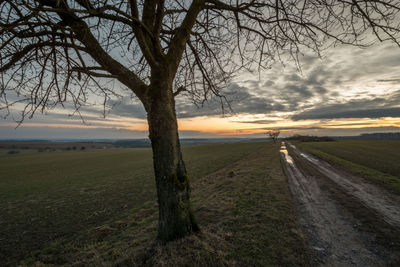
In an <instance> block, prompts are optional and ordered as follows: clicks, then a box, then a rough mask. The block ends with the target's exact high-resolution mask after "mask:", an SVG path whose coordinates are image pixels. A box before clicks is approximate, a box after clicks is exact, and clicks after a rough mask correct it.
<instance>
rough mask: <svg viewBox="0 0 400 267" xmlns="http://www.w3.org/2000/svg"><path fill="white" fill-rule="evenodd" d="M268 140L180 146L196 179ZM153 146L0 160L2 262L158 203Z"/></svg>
mask: <svg viewBox="0 0 400 267" xmlns="http://www.w3.org/2000/svg"><path fill="white" fill-rule="evenodd" d="M262 146H265V143H262V142H255V143H235V144H218V145H206V146H193V147H186V148H184V149H183V153H184V157H185V160H186V164H187V168H188V170H189V174H190V175H191V176H190V177H191V179H192V181H195V180H196V179H198V178H199V177H202V176H205V175H207V174H210V173H212V172H215V171H216V170H219V169H221V168H223V167H224V166H227V165H229V164H232V163H233V162H235V161H238V160H239V159H242V158H243V157H245V156H246V155H248V154H249V153H251V152H254V151H255V150H257V149H259V148H260V147H262ZM151 157H152V156H151V150H150V149H112V150H101V151H98V150H89V151H55V152H42V153H38V152H37V153H29V154H13V155H8V154H2V155H0V213H1V214H2V216H1V218H0V229H1V235H0V262H2V263H6V264H7V263H8V264H13V263H16V262H18V261H19V260H21V259H23V258H24V256H25V255H26V254H28V253H29V252H32V251H34V250H37V249H42V248H43V247H46V246H47V245H49V244H50V243H51V242H53V241H54V240H62V239H68V238H74V237H75V236H76V235H78V234H79V233H82V232H85V231H86V230H87V229H89V228H93V227H96V226H99V225H103V224H104V223H105V222H106V221H110V220H113V221H117V220H118V218H119V216H123V215H124V214H125V213H127V212H128V211H132V210H134V209H139V208H142V207H144V206H146V205H149V203H151V204H153V203H154V201H155V199H156V194H155V182H154V177H153V168H152V167H153V166H152V160H151Z"/></svg>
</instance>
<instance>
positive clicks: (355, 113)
mask: <svg viewBox="0 0 400 267" xmlns="http://www.w3.org/2000/svg"><path fill="white" fill-rule="evenodd" d="M399 103H400V90H399V91H396V92H394V93H391V94H387V95H385V96H383V97H382V96H381V97H375V98H374V97H372V98H364V99H352V100H349V101H348V102H344V103H333V104H328V105H320V106H315V107H313V108H311V109H307V110H305V111H302V112H299V113H297V114H295V115H293V116H292V117H291V119H293V120H309V119H337V118H382V117H400V107H399Z"/></svg>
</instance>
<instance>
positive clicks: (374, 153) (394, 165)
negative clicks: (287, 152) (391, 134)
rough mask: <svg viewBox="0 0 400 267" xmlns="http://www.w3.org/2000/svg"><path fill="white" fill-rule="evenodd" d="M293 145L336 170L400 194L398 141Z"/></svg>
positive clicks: (399, 150)
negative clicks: (333, 166)
mask: <svg viewBox="0 0 400 267" xmlns="http://www.w3.org/2000/svg"><path fill="white" fill-rule="evenodd" d="M296 145H297V146H298V147H299V148H301V149H304V150H306V151H308V152H311V153H312V154H314V155H316V156H318V157H321V158H323V159H325V160H328V161H329V162H331V163H333V164H335V165H337V166H338V167H341V168H343V169H345V170H347V171H350V172H351V173H354V174H356V175H359V176H362V177H364V178H366V179H368V180H370V181H372V182H374V183H378V184H380V185H383V186H384V187H386V188H387V189H390V190H392V191H394V192H396V193H400V141H397V140H396V141H395V140H387V141H386V140H379V141H375V140H370V141H366V140H362V141H358V140H357V141H347V140H346V141H335V142H310V143H307V142H304V143H296Z"/></svg>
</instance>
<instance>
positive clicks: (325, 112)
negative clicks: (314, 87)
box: [292, 105, 400, 120]
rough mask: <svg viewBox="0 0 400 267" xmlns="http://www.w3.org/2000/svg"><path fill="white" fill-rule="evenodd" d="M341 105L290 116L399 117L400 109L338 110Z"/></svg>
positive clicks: (330, 117) (324, 117) (301, 117)
mask: <svg viewBox="0 0 400 267" xmlns="http://www.w3.org/2000/svg"><path fill="white" fill-rule="evenodd" d="M340 108H341V105H332V106H329V107H322V108H316V109H312V110H309V111H305V112H302V113H300V114H297V115H294V116H292V119H293V120H310V119H339V118H340V119H343V118H383V117H400V108H382V109H363V110H347V111H338V110H340Z"/></svg>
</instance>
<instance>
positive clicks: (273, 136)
mask: <svg viewBox="0 0 400 267" xmlns="http://www.w3.org/2000/svg"><path fill="white" fill-rule="evenodd" d="M280 133H281V131H279V130H271V131H268V132H266V133H265V134H268V135H269V137H270V138H271V139H272V141H274V143H275V142H276V140H277V139H278V136H279V134H280Z"/></svg>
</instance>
